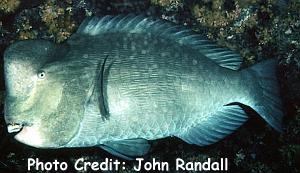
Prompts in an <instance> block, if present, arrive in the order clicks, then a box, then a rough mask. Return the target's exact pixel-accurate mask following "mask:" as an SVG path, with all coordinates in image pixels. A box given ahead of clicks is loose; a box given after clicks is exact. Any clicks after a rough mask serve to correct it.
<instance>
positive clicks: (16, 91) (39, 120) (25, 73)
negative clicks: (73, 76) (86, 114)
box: [4, 40, 78, 148]
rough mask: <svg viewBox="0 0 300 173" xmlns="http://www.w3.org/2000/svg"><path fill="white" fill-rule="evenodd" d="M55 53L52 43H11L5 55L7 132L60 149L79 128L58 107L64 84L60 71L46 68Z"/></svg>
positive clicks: (21, 138) (36, 41)
mask: <svg viewBox="0 0 300 173" xmlns="http://www.w3.org/2000/svg"><path fill="white" fill-rule="evenodd" d="M56 51H57V45H55V44H53V43H51V42H48V41H42V40H31V41H21V42H17V43H14V44H12V45H11V46H9V47H8V48H7V49H6V51H5V53H4V73H5V87H6V96H5V121H6V124H7V129H8V132H9V133H16V135H15V139H16V140H18V141H20V142H22V143H24V144H27V145H30V146H33V147H37V148H59V147H60V146H62V145H64V144H65V143H67V142H68V141H69V140H71V138H72V136H74V135H75V132H76V131H77V128H78V122H77V121H74V119H72V115H68V116H66V115H65V114H66V113H65V112H64V110H65V109H67V106H60V102H61V100H62V97H63V94H62V93H63V88H64V82H63V79H61V78H59V77H58V75H57V73H58V72H59V70H61V69H59V68H57V66H56V65H49V64H51V63H50V62H53V61H55V60H53V59H55V58H54V57H55V56H56V54H55V52H56ZM52 64H53V63H52ZM56 64H57V63H56ZM59 107H60V108H61V107H64V108H65V109H62V108H61V109H59Z"/></svg>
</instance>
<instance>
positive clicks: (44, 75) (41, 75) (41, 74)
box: [37, 71, 46, 79]
mask: <svg viewBox="0 0 300 173" xmlns="http://www.w3.org/2000/svg"><path fill="white" fill-rule="evenodd" d="M37 76H38V78H39V79H44V78H45V77H46V73H45V72H44V71H39V72H38V74H37Z"/></svg>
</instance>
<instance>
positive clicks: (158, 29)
mask: <svg viewBox="0 0 300 173" xmlns="http://www.w3.org/2000/svg"><path fill="white" fill-rule="evenodd" d="M118 32H119V33H120V32H124V33H141V34H151V35H152V36H154V37H162V38H166V39H168V40H171V41H174V42H177V43H179V44H183V45H186V46H188V47H190V48H193V49H197V51H199V53H200V54H202V55H204V56H206V57H207V58H209V59H211V60H213V61H214V62H216V63H218V64H219V65H220V66H222V67H225V68H229V69H232V70H237V69H239V68H240V64H241V63H242V59H241V57H240V55H239V54H237V53H234V52H233V51H231V50H229V49H227V48H223V47H220V46H218V45H217V44H216V43H214V42H212V41H209V40H207V39H206V38H204V37H202V36H200V35H199V34H197V33H195V32H194V31H192V30H191V29H188V28H186V27H184V26H178V25H175V24H173V23H171V22H168V21H165V20H162V19H157V18H154V17H147V16H144V15H138V16H137V15H133V14H129V15H118V16H109V15H108V16H102V17H92V18H87V19H86V20H84V22H83V23H82V24H81V25H80V27H79V29H78V30H77V34H87V35H92V36H95V35H101V34H105V33H118ZM70 39H72V37H71V38H70Z"/></svg>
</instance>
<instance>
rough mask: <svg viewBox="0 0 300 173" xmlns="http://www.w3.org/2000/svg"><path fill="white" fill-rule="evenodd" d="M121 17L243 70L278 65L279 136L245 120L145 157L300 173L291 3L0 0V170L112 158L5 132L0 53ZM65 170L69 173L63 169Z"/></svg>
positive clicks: (297, 54)
mask: <svg viewBox="0 0 300 173" xmlns="http://www.w3.org/2000/svg"><path fill="white" fill-rule="evenodd" d="M124 13H134V14H141V13H143V14H146V15H150V16H157V17H159V18H163V19H166V20H169V21H171V22H174V23H177V24H180V25H186V26H187V27H189V28H192V29H193V30H195V31H196V32H198V33H201V34H202V35H205V36H206V37H208V38H209V39H211V40H213V41H215V42H217V43H218V44H219V45H222V46H225V47H229V48H230V49H232V50H235V51H236V52H238V53H240V54H241V55H242V57H243V60H244V63H243V67H247V66H251V65H253V64H255V63H257V62H259V61H262V60H264V59H268V58H277V59H278V60H279V65H278V68H279V72H278V77H279V81H280V88H281V95H282V100H283V103H284V110H283V111H284V114H285V117H284V133H282V134H279V133H278V132H276V131H275V130H273V129H272V128H271V127H270V126H268V125H267V124H266V123H265V122H264V121H263V120H262V119H261V118H259V117H258V116H256V115H253V116H251V118H250V120H249V121H248V122H247V123H246V124H244V125H243V126H242V127H241V128H239V129H238V130H237V131H236V132H234V133H233V134H231V135H230V136H228V137H226V138H225V139H224V140H221V141H220V142H218V143H216V144H213V145H210V146H207V147H198V146H191V145H188V144H186V143H184V142H182V141H181V140H179V139H174V138H167V139H161V140H155V141H152V142H151V143H152V146H153V147H152V149H151V152H150V154H149V155H147V158H148V159H151V158H156V159H157V160H160V161H166V162H169V163H173V162H174V160H175V158H178V157H179V158H183V159H184V160H186V161H200V162H201V161H206V160H207V158H212V159H213V160H219V158H224V157H227V158H228V159H229V171H228V172H241V173H243V172H249V173H273V172H275V173H276V172H287V173H297V172H300V1H299V0H198V1H197V0H43V1H39V0H1V1H0V57H1V64H0V65H1V67H0V68H1V73H0V104H1V110H0V114H1V115H0V173H2V172H22V173H23V172H27V159H28V158H39V159H40V161H44V162H48V161H51V162H52V161H54V159H57V160H59V161H65V162H68V163H69V165H73V164H74V162H75V161H76V160H77V159H79V158H82V157H83V158H84V159H86V160H87V161H98V162H101V161H103V160H104V158H107V157H108V158H114V156H112V155H110V154H108V153H106V152H105V151H103V150H101V149H99V148H78V149H58V150H57V149H56V150H52V149H51V150H50V149H47V150H46V149H35V148H32V147H29V146H26V145H24V144H21V143H19V142H17V141H15V140H14V139H13V136H10V135H8V133H7V130H6V125H5V121H4V115H3V101H4V95H5V89H4V78H3V52H4V50H5V48H6V47H7V46H8V45H9V44H11V43H13V42H15V41H17V40H26V39H38V38H39V39H47V40H51V41H53V42H56V43H62V42H64V41H65V40H66V39H68V37H69V36H70V35H71V34H72V33H74V32H75V31H76V30H77V28H78V26H79V24H80V23H81V22H82V20H83V19H84V18H86V17H87V16H93V15H106V14H112V15H117V14H124ZM127 162H128V164H127V167H128V169H126V170H125V171H119V172H134V171H133V170H132V164H134V162H130V161H127ZM171 169H172V167H171ZM32 172H39V171H32ZM40 172H42V171H40ZM67 172H76V171H75V170H72V167H71V166H70V168H69V169H68V171H67ZM90 172H93V171H91V170H90ZM153 172H154V171H153ZM170 172H174V170H170Z"/></svg>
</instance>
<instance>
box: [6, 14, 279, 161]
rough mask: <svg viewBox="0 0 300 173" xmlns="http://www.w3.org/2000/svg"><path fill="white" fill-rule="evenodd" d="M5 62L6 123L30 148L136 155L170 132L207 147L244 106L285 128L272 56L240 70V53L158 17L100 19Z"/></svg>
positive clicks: (237, 120)
mask: <svg viewBox="0 0 300 173" xmlns="http://www.w3.org/2000/svg"><path fill="white" fill-rule="evenodd" d="M4 61H5V77H6V89H7V93H8V94H7V97H6V103H5V118H6V122H7V124H8V128H9V129H10V131H11V132H15V131H20V132H19V133H18V134H17V135H16V137H15V138H16V139H17V140H19V141H21V142H23V143H25V144H28V145H31V146H34V147H39V148H61V147H89V146H100V147H101V148H103V149H105V150H107V151H109V152H110V153H112V154H114V155H117V156H120V157H123V158H126V159H130V158H132V157H136V156H142V155H144V154H146V153H147V152H148V150H149V147H150V145H149V143H148V140H155V139H159V138H164V137H167V136H176V137H179V138H181V139H182V140H184V141H186V142H187V143H190V144H196V145H200V146H204V145H209V144H212V143H215V142H217V141H219V140H221V139H222V138H224V137H225V136H227V135H228V134H230V133H232V132H233V131H234V130H236V129H237V128H238V127H240V126H241V125H242V124H243V123H244V122H245V121H246V120H247V119H248V116H247V114H246V113H245V112H244V110H243V105H246V106H249V107H251V108H252V109H254V110H255V111H256V112H258V113H259V114H260V115H261V116H262V118H263V119H265V120H266V121H267V122H268V123H269V124H270V125H271V126H273V127H274V128H275V129H277V130H280V129H281V127H280V126H281V119H282V112H281V103H280V98H279V93H278V87H277V80H276V77H275V65H276V63H275V62H274V61H266V62H263V63H261V64H258V65H255V66H253V67H251V68H248V69H243V70H238V69H239V65H240V63H241V59H240V57H239V55H237V54H235V53H233V52H232V51H230V50H227V49H224V48H221V47H218V46H217V45H215V44H213V43H211V42H210V41H208V40H206V39H203V38H202V37H201V36H199V35H197V34H196V33H194V32H192V31H191V30H189V29H186V28H183V27H180V26H176V25H173V24H170V23H168V22H165V21H162V20H159V19H153V18H150V17H144V16H133V15H127V16H115V17H113V16H104V17H100V18H99V17H94V18H91V19H87V20H85V21H84V22H83V23H82V25H81V26H80V27H79V29H78V31H77V33H75V34H74V35H73V36H72V37H71V38H70V39H69V40H68V41H67V42H66V43H64V44H61V45H54V44H53V43H50V42H47V41H41V40H34V41H23V42H19V43H15V44H13V45H11V46H10V47H9V48H8V50H7V51H6V52H5V60H4Z"/></svg>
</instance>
